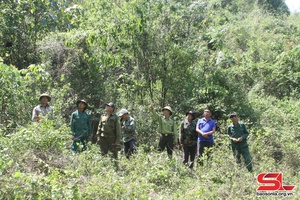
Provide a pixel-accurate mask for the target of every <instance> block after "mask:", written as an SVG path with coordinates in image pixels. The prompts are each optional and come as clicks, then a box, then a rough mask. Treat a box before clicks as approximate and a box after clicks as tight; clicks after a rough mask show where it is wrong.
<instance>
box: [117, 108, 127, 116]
mask: <svg viewBox="0 0 300 200" xmlns="http://www.w3.org/2000/svg"><path fill="white" fill-rule="evenodd" d="M124 114H129V112H128V110H126V109H125V108H122V109H121V110H120V112H119V114H118V116H119V117H122V116H123V115H124Z"/></svg>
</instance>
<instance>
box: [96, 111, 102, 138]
mask: <svg viewBox="0 0 300 200" xmlns="http://www.w3.org/2000/svg"><path fill="white" fill-rule="evenodd" d="M101 128H102V116H100V120H99V124H98V128H97V132H96V135H98V136H100V135H101V132H100V131H101Z"/></svg>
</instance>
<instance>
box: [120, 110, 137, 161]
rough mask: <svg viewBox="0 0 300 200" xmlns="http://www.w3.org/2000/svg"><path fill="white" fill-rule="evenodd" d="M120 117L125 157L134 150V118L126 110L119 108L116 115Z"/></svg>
mask: <svg viewBox="0 0 300 200" xmlns="http://www.w3.org/2000/svg"><path fill="white" fill-rule="evenodd" d="M118 116H119V117H120V118H121V128H122V129H121V130H122V133H123V142H124V153H125V155H126V158H127V159H129V157H130V156H131V155H132V153H133V152H134V151H135V146H136V137H135V128H136V125H135V120H134V118H133V117H131V116H130V115H129V112H128V110H126V109H124V108H123V109H121V110H120V112H119V115H118Z"/></svg>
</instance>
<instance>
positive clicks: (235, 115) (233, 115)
mask: <svg viewBox="0 0 300 200" xmlns="http://www.w3.org/2000/svg"><path fill="white" fill-rule="evenodd" d="M237 116H238V115H237V114H236V113H231V114H230V115H229V118H233V117H237Z"/></svg>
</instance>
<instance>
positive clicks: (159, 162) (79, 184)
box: [0, 0, 300, 199]
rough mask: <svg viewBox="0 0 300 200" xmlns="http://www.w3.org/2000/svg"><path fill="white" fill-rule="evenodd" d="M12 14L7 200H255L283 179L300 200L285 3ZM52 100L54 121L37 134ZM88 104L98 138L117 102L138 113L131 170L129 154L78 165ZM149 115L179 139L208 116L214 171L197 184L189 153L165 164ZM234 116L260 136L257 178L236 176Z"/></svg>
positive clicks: (35, 3) (1, 108)
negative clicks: (80, 106) (190, 123)
mask: <svg viewBox="0 0 300 200" xmlns="http://www.w3.org/2000/svg"><path fill="white" fill-rule="evenodd" d="M0 10H1V12H0V23H1V27H0V39H1V44H0V74H1V77H0V85H1V90H0V198H1V199H183V198H184V199H254V198H257V197H258V196H257V194H256V189H257V187H258V186H259V184H258V182H257V180H256V176H257V175H258V174H259V173H263V172H282V173H283V184H284V185H296V189H295V190H293V191H292V192H293V196H292V197H290V198H292V199H299V198H300V193H299V188H298V186H299V185H300V184H299V183H300V181H299V180H300V114H299V113H300V101H299V97H300V87H299V83H300V45H299V41H300V15H299V14H297V13H296V14H290V13H289V11H288V9H287V7H286V5H285V4H284V1H281V0H277V1H260V0H258V1H256V0H255V1H254V0H247V1H240V0H231V1H223V0H199V1H197V0H196V1H190V0H186V1H176V0H170V1H165V0H153V1H147V0H133V1H124V0H112V1H108V0H93V1H91V0H86V1H81V0H67V1H65V0H64V1H62V0H24V1H13V2H11V1H5V0H4V1H2V2H1V4H0ZM44 92H47V93H49V94H50V95H51V97H52V101H51V105H52V106H54V115H55V117H54V120H53V121H52V120H42V121H41V122H40V123H38V124H36V123H33V122H32V120H31V112H32V109H33V107H34V106H35V105H37V104H38V103H39V102H38V97H39V95H40V94H41V93H44ZM78 99H85V100H86V101H87V102H88V103H89V108H88V112H89V114H90V115H91V119H92V123H93V130H94V132H95V131H96V130H97V124H98V122H99V116H100V115H101V114H102V113H104V109H103V106H104V103H105V102H110V101H112V102H114V103H115V105H116V106H117V110H120V109H121V108H123V107H124V108H127V109H128V110H129V111H130V113H131V115H132V116H133V117H134V118H135V119H136V121H137V132H138V138H137V140H138V149H137V153H136V154H135V155H134V156H133V157H132V159H130V160H127V159H126V158H125V156H124V155H122V152H120V154H121V155H120V159H119V161H118V167H116V166H115V165H114V163H113V162H112V161H111V160H110V158H108V157H102V156H101V155H100V154H99V148H98V146H96V145H94V144H91V143H89V145H88V150H87V151H84V152H82V153H79V154H73V153H72V152H71V149H70V148H71V144H72V140H71V137H70V136H71V131H70V128H69V121H70V115H71V113H72V112H73V111H74V110H75V109H76V105H75V102H76V101H77V100H78ZM150 104H154V105H155V109H156V110H157V111H158V112H159V111H160V109H161V108H162V107H163V106H165V105H170V106H171V107H172V109H173V110H174V119H175V120H176V121H177V122H178V125H179V123H180V121H181V120H183V119H184V117H185V112H186V111H188V110H194V111H196V112H197V117H198V118H199V117H201V114H202V111H203V109H204V108H206V107H209V108H210V109H211V110H212V111H213V119H215V120H216V122H217V124H218V131H217V132H216V133H215V143H216V145H215V146H214V148H213V156H212V160H211V162H210V163H205V165H204V166H203V167H200V166H196V167H195V169H194V170H190V169H188V168H187V167H186V166H184V165H183V164H182V163H181V162H182V160H181V155H182V151H181V150H180V149H178V148H177V149H176V150H175V156H173V159H171V160H170V159H168V158H167V154H166V152H164V153H161V154H160V153H158V152H157V149H156V147H157V144H158V137H159V134H158V133H157V127H158V125H157V124H156V123H155V122H154V121H152V120H151V117H150V112H149V109H148V106H149V105H150ZM231 112H237V113H238V114H239V117H240V120H241V121H243V122H244V123H245V124H246V126H247V128H248V130H249V131H250V136H249V139H248V144H249V148H250V152H251V155H252V159H253V167H254V172H253V173H249V172H248V171H247V169H246V168H245V167H242V168H240V167H239V166H238V165H236V164H235V162H234V158H233V155H232V152H231V149H230V141H229V139H228V137H227V136H226V129H227V126H228V125H229V123H230V120H229V119H228V114H229V113H231ZM263 198H266V197H263ZM269 198H275V197H274V196H273V197H269ZM276 198H277V197H276Z"/></svg>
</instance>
